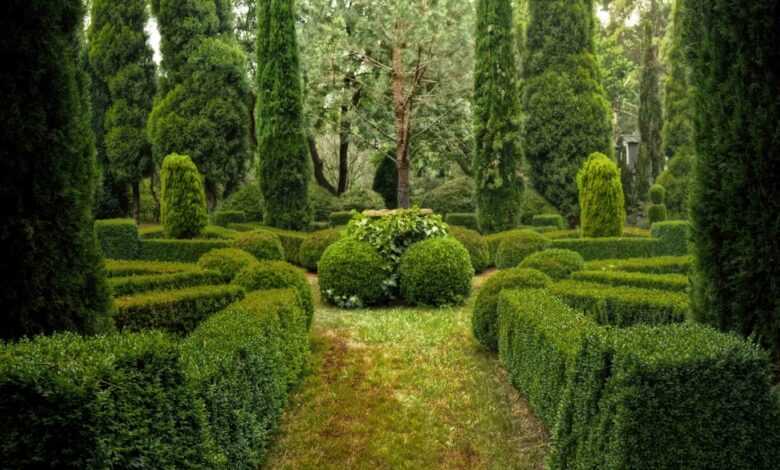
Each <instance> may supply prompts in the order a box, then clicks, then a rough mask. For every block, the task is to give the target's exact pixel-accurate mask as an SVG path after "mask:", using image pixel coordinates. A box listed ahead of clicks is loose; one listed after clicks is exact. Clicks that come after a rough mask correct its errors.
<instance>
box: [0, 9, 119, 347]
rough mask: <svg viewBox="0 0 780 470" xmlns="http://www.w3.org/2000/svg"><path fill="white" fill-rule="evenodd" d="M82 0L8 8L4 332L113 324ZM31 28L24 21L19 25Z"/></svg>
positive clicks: (0, 300)
mask: <svg viewBox="0 0 780 470" xmlns="http://www.w3.org/2000/svg"><path fill="white" fill-rule="evenodd" d="M83 14H84V12H83V7H82V2H81V0H51V1H47V2H32V1H28V0H9V1H6V2H3V3H2V6H0V28H2V31H3V35H2V37H0V50H2V51H3V56H4V57H5V59H6V60H7V61H8V64H13V66H12V67H7V68H6V69H5V70H4V71H3V72H0V94H1V95H2V96H3V97H4V102H3V106H2V108H1V110H0V123H2V124H1V125H0V129H1V130H0V201H1V202H2V206H3V212H2V216H0V224H1V225H2V230H0V250H2V254H1V255H0V260H2V261H0V265H1V266H2V271H3V272H5V273H10V274H11V275H10V276H6V279H4V281H3V282H2V286H1V287H0V311H2V312H3V317H2V324H1V325H0V338H2V339H14V338H19V337H21V336H24V335H28V336H32V335H37V334H47V333H52V332H54V331H58V330H74V331H79V332H82V333H87V334H90V333H96V332H99V331H101V330H103V329H105V328H107V326H108V325H109V324H110V317H109V315H108V312H109V309H110V302H111V301H110V293H109V290H108V287H107V284H106V281H105V278H104V273H103V268H102V261H101V259H100V254H99V252H98V248H97V244H96V240H95V232H94V226H93V219H92V205H93V198H94V189H95V161H94V158H95V143H94V136H93V134H92V131H91V123H90V109H89V104H90V100H89V97H88V94H87V93H88V91H87V90H88V89H87V87H88V86H89V77H88V75H87V73H86V71H85V70H84V69H83V68H82V67H80V66H79V54H80V52H81V49H82V47H83V42H82V41H83V37H82V34H81V29H82V24H83V23H82V20H83ZM20 25H24V27H20Z"/></svg>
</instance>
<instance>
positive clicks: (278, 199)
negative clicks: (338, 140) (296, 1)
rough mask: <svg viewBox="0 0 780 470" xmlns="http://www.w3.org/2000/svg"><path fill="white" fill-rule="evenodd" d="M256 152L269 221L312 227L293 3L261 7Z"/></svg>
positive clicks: (275, 0) (282, 0) (279, 0)
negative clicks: (258, 158)
mask: <svg viewBox="0 0 780 470" xmlns="http://www.w3.org/2000/svg"><path fill="white" fill-rule="evenodd" d="M257 26H258V31H257V149H258V154H259V157H260V187H261V189H262V190H263V196H264V198H265V222H266V224H268V225H271V226H273V227H280V228H289V229H301V228H305V227H307V226H308V225H309V223H310V222H311V217H312V216H311V210H310V208H309V197H308V193H309V179H310V178H311V166H310V165H311V164H310V161H309V155H308V148H307V146H306V138H305V135H304V130H303V103H302V93H301V78H300V59H299V57H298V42H297V39H296V33H295V11H294V6H293V0H264V1H263V2H261V4H259V5H258V6H257Z"/></svg>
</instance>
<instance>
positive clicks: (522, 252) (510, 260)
mask: <svg viewBox="0 0 780 470" xmlns="http://www.w3.org/2000/svg"><path fill="white" fill-rule="evenodd" d="M549 245H550V240H548V239H547V238H545V237H544V235H541V234H539V233H537V232H534V231H533V230H514V231H511V232H507V233H505V234H504V235H503V237H502V238H501V240H500V241H499V243H498V248H497V249H496V267H497V268H498V269H507V268H515V267H517V266H519V265H520V263H521V262H522V261H523V260H524V259H525V258H526V257H527V256H529V255H531V254H532V253H536V252H537V251H542V250H544V249H546V248H547V247H548V246H549Z"/></svg>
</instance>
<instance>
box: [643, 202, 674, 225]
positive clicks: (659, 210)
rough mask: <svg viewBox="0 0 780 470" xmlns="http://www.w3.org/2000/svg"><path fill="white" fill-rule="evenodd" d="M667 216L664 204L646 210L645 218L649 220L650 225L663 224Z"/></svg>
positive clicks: (654, 205)
mask: <svg viewBox="0 0 780 470" xmlns="http://www.w3.org/2000/svg"><path fill="white" fill-rule="evenodd" d="M668 216H669V215H668V212H667V210H666V205H665V204H653V205H652V206H650V207H649V208H648V209H647V218H648V219H649V220H650V225H652V224H654V223H656V222H663V221H665V220H666V219H667V218H668Z"/></svg>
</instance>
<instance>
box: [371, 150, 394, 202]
mask: <svg viewBox="0 0 780 470" xmlns="http://www.w3.org/2000/svg"><path fill="white" fill-rule="evenodd" d="M371 189H373V190H374V191H376V192H377V193H378V194H379V195H381V196H382V199H384V201H385V207H387V208H388V209H396V208H397V207H398V168H397V167H396V164H395V159H394V158H392V156H389V155H386V156H384V157H382V159H381V160H380V161H379V164H377V166H376V173H374V182H373V184H372V186H371Z"/></svg>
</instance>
